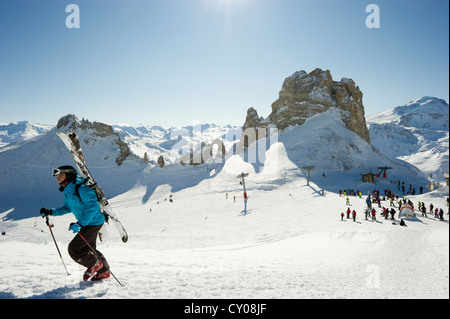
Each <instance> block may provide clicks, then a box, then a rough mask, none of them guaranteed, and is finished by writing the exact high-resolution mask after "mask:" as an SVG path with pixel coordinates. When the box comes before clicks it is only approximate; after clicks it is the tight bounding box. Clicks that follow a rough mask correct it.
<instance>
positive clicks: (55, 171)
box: [52, 168, 76, 176]
mask: <svg viewBox="0 0 450 319" xmlns="http://www.w3.org/2000/svg"><path fill="white" fill-rule="evenodd" d="M70 173H72V174H73V173H76V172H75V171H74V170H73V169H60V168H54V169H53V170H52V176H56V175H59V174H70Z"/></svg>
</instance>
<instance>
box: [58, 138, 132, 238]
mask: <svg viewBox="0 0 450 319" xmlns="http://www.w3.org/2000/svg"><path fill="white" fill-rule="evenodd" d="M56 134H57V135H58V136H59V138H61V140H62V141H63V142H64V145H66V147H67V148H68V149H69V151H70V153H71V154H72V156H73V158H74V160H75V163H76V165H77V168H78V172H79V174H80V175H81V176H82V177H83V178H84V180H85V184H86V185H88V186H90V187H92V189H94V191H95V193H96V194H97V198H98V200H99V203H100V207H101V210H102V213H104V214H106V215H108V217H109V219H110V220H112V222H113V224H114V226H116V228H117V231H118V232H119V235H120V237H121V239H122V241H123V242H124V243H126V242H127V241H128V234H127V232H126V231H125V228H124V227H123V226H122V224H121V222H120V220H119V218H117V215H116V214H115V213H114V212H113V210H112V209H111V206H110V205H109V203H108V200H107V199H106V196H105V193H104V192H103V190H102V189H101V188H100V186H98V185H97V183H96V182H95V180H94V178H93V177H92V174H91V173H90V172H89V170H88V168H87V166H86V162H85V160H84V155H83V151H82V150H81V144H80V140H79V139H78V136H77V135H76V133H75V132H73V131H71V132H68V133H67V134H66V133H63V132H57V133H56ZM100 240H102V236H101V235H100Z"/></svg>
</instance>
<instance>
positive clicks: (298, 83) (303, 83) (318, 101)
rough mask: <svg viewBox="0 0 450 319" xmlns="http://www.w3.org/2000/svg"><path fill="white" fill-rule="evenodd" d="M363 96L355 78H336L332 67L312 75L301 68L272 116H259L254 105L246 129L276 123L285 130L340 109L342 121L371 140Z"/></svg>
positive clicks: (289, 81) (285, 85) (286, 84)
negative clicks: (321, 114)
mask: <svg viewBox="0 0 450 319" xmlns="http://www.w3.org/2000/svg"><path fill="white" fill-rule="evenodd" d="M362 97H363V94H362V92H361V91H360V89H359V87H358V86H356V85H355V82H354V81H353V80H352V79H348V78H343V79H341V81H339V82H337V81H333V78H332V76H331V73H330V71H329V70H327V71H323V70H321V69H315V70H314V71H312V72H311V73H309V74H308V73H306V72H305V71H298V72H295V73H294V74H293V75H291V76H289V77H288V78H286V79H285V81H284V83H283V87H282V89H281V91H280V93H279V98H278V100H276V101H275V102H274V103H273V104H272V112H271V113H270V115H269V116H268V118H266V119H264V118H262V117H259V116H258V112H257V111H256V110H255V109H253V108H250V109H249V110H248V111H247V118H246V120H245V123H244V127H243V128H244V131H245V129H247V128H257V127H268V126H273V125H274V126H276V127H277V128H278V129H279V130H283V129H285V128H287V127H289V126H295V125H301V124H303V123H304V122H305V120H306V119H308V118H310V117H311V116H313V115H315V114H318V113H323V112H326V111H327V110H329V109H330V108H337V109H340V110H342V112H341V114H342V120H343V122H344V123H345V125H346V126H347V128H348V129H350V130H351V131H353V132H355V133H356V134H358V135H359V136H360V137H361V138H363V139H364V140H365V141H367V142H368V143H370V137H369V131H368V128H367V125H366V120H365V114H364V106H363V103H362Z"/></svg>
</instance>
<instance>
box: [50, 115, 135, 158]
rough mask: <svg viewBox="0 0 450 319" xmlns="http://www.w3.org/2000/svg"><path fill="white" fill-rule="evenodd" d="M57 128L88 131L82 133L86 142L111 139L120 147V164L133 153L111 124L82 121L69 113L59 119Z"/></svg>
mask: <svg viewBox="0 0 450 319" xmlns="http://www.w3.org/2000/svg"><path fill="white" fill-rule="evenodd" d="M56 128H57V129H65V130H66V131H69V130H80V131H81V132H86V133H84V134H82V135H83V136H85V137H84V139H83V142H84V143H86V144H88V143H90V142H92V141H94V140H101V139H103V142H106V141H110V142H111V143H113V144H116V145H117V146H118V147H119V155H118V156H117V158H116V160H115V162H116V164H117V165H119V166H120V165H122V164H123V162H124V161H125V160H126V159H127V157H128V156H130V155H131V150H130V148H129V146H128V145H127V144H126V143H125V142H123V141H122V140H121V139H120V136H119V134H117V133H116V132H114V130H113V128H112V126H110V125H107V124H103V123H99V122H93V123H91V122H89V121H88V120H85V119H82V120H81V121H80V120H78V118H77V117H76V116H75V115H73V114H68V115H66V116H63V117H62V118H60V119H59V121H58V124H57V125H56ZM77 134H78V133H77Z"/></svg>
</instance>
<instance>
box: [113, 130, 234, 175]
mask: <svg viewBox="0 0 450 319" xmlns="http://www.w3.org/2000/svg"><path fill="white" fill-rule="evenodd" d="M112 127H113V129H114V131H115V132H117V133H118V134H119V135H120V137H121V138H122V140H123V141H124V142H125V143H127V144H128V146H129V147H130V149H131V151H132V152H133V153H134V154H136V155H138V156H139V157H141V158H144V157H146V159H147V160H148V162H149V164H150V165H153V166H154V165H156V164H157V160H158V158H159V157H160V156H162V157H163V159H164V162H165V164H166V165H167V164H174V163H178V162H179V160H180V157H181V156H182V155H184V154H187V153H188V152H190V151H191V150H195V149H197V148H200V147H201V145H202V144H203V145H206V144H210V143H212V142H213V141H214V140H216V139H218V138H221V139H222V140H223V141H225V143H226V145H227V148H230V147H231V146H232V144H233V141H229V142H228V141H227V139H226V138H224V136H226V135H230V134H233V135H234V136H240V133H241V129H240V128H239V127H235V126H231V125H227V126H218V125H215V124H196V125H193V126H184V127H171V128H163V127H161V126H145V125H140V126H131V125H127V124H117V125H112Z"/></svg>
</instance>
